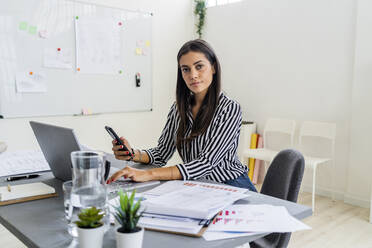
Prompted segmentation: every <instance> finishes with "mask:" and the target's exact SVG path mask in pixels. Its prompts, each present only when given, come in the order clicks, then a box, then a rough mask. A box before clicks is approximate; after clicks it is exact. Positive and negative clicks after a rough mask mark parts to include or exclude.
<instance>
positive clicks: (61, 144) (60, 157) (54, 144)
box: [30, 121, 160, 193]
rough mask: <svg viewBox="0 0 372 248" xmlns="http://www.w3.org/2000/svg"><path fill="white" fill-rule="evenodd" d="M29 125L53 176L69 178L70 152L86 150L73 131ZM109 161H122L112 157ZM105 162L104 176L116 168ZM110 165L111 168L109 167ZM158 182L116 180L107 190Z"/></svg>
mask: <svg viewBox="0 0 372 248" xmlns="http://www.w3.org/2000/svg"><path fill="white" fill-rule="evenodd" d="M30 125H31V128H32V130H33V131H34V134H35V137H36V139H37V142H38V143H39V145H40V148H41V150H42V152H43V154H44V157H45V159H46V161H47V162H48V164H49V166H50V169H51V170H52V173H53V175H54V177H55V178H58V179H61V180H62V181H68V180H71V178H72V163H71V157H70V154H71V152H73V151H82V150H87V149H86V148H85V147H83V146H82V145H81V144H80V143H79V141H78V139H77V138H76V135H75V134H74V131H73V130H72V129H70V128H65V127H58V126H53V125H49V124H45V123H40V122H35V121H30ZM105 160H106V159H105ZM111 162H122V161H119V160H115V159H113V161H111ZM105 164H106V167H105V171H107V174H106V173H105V177H107V176H109V175H112V174H113V173H114V172H116V171H117V170H118V169H117V168H115V167H111V166H107V163H105ZM110 167H111V168H112V169H110ZM159 183H160V181H149V182H133V181H130V180H117V181H116V182H114V183H111V184H110V185H109V187H108V191H109V192H110V193H114V192H117V191H118V190H120V189H124V190H132V189H136V188H144V187H148V186H153V185H156V184H159Z"/></svg>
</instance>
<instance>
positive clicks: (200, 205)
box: [144, 181, 248, 219]
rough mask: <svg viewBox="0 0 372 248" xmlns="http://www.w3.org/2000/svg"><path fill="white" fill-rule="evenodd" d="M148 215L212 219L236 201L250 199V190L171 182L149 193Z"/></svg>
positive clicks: (194, 182)
mask: <svg viewBox="0 0 372 248" xmlns="http://www.w3.org/2000/svg"><path fill="white" fill-rule="evenodd" d="M169 190H171V192H168V193H165V194H161V195H158V196H157V197H151V198H149V199H147V200H146V201H144V204H145V206H146V212H147V213H153V214H166V215H173V216H182V217H188V218H196V219H210V218H212V217H213V216H214V215H215V214H217V213H218V212H219V211H220V210H222V209H224V208H225V207H227V206H229V205H231V204H233V203H234V202H235V201H237V200H240V199H243V198H246V197H248V195H246V194H244V193H243V192H246V191H247V189H241V188H237V187H232V186H227V185H219V184H210V183H202V182H196V181H169V182H166V183H164V184H163V185H161V186H159V187H157V188H155V189H153V190H150V191H148V192H146V193H145V197H146V196H155V195H156V194H159V192H162V191H164V192H166V191H169Z"/></svg>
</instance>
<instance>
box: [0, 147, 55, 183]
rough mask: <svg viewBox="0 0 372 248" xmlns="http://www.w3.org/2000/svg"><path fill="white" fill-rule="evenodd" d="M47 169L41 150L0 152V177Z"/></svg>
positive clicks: (48, 168) (47, 165)
mask: <svg viewBox="0 0 372 248" xmlns="http://www.w3.org/2000/svg"><path fill="white" fill-rule="evenodd" d="M49 170H50V167H49V164H48V162H47V161H46V160H45V158H44V155H43V153H42V152H41V151H34V150H24V151H16V152H10V151H6V152H4V153H2V154H0V177H5V176H12V175H19V174H27V173H34V172H41V171H49Z"/></svg>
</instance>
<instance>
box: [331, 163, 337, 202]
mask: <svg viewBox="0 0 372 248" xmlns="http://www.w3.org/2000/svg"><path fill="white" fill-rule="evenodd" d="M331 163H332V188H331V190H332V201H335V200H336V199H335V171H336V170H335V160H334V159H333V158H332V161H331Z"/></svg>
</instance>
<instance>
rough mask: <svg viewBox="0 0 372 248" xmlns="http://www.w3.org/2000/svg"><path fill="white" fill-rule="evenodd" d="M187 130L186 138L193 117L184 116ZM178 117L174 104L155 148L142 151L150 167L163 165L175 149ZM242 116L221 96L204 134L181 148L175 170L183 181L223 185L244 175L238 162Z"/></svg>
mask: <svg viewBox="0 0 372 248" xmlns="http://www.w3.org/2000/svg"><path fill="white" fill-rule="evenodd" d="M187 117H188V122H189V123H188V124H189V125H188V128H187V131H186V137H187V136H189V135H190V133H191V127H192V125H193V117H192V113H191V111H189V112H188V113H187ZM179 121H180V117H179V114H178V110H177V106H176V103H174V104H173V105H172V107H171V109H170V112H169V114H168V118H167V123H166V125H165V128H164V129H163V132H162V134H161V136H160V138H159V141H158V146H157V147H155V148H152V149H149V150H145V151H146V152H147V154H148V155H149V157H150V164H154V165H157V166H164V165H165V164H166V163H167V161H168V160H169V159H170V158H171V157H172V155H173V153H174V151H175V150H176V139H177V129H178V126H179ZM241 124H242V113H241V108H240V105H239V104H238V103H237V102H235V101H233V100H231V99H230V98H228V97H227V96H226V95H225V94H223V93H221V94H220V98H219V103H218V106H217V109H216V112H215V114H214V116H213V119H212V121H211V123H210V125H209V127H208V129H207V131H206V132H205V133H204V134H202V135H199V136H198V137H197V138H195V139H193V140H192V141H191V142H190V146H183V149H182V150H181V151H180V153H181V154H180V156H181V158H182V160H183V163H182V164H178V165H177V167H178V169H179V171H180V172H181V175H182V177H183V179H184V180H192V179H202V178H205V179H209V180H213V181H216V182H225V181H227V180H231V179H235V178H237V177H239V176H240V175H242V174H243V173H246V172H247V167H246V166H244V165H243V164H242V163H241V162H240V161H239V159H238V157H237V154H236V151H237V148H238V141H239V134H240V127H241Z"/></svg>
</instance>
